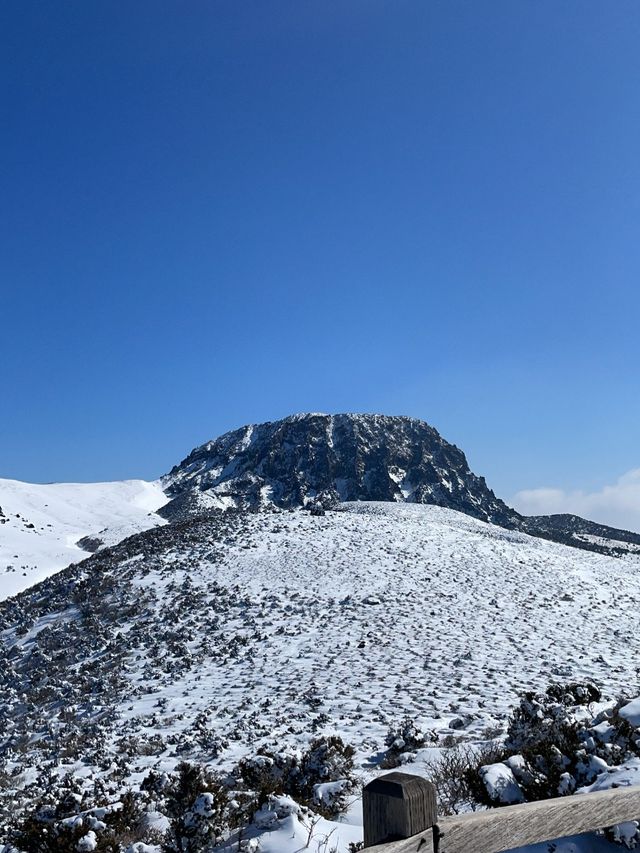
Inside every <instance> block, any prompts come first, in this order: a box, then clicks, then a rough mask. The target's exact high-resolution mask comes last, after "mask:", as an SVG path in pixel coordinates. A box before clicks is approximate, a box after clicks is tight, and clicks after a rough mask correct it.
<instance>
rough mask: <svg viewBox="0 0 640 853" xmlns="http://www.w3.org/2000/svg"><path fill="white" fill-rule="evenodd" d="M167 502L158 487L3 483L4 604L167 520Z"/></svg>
mask: <svg viewBox="0 0 640 853" xmlns="http://www.w3.org/2000/svg"><path fill="white" fill-rule="evenodd" d="M166 502H167V496H166V495H165V493H164V492H163V490H162V487H161V485H160V484H159V483H157V482H156V483H147V482H145V481H144V480H126V481H122V482H114V483H52V484H47V485H39V484H34V483H22V482H19V481H18V480H2V479H0V599H3V598H7V596H10V595H15V594H16V593H17V592H21V591H22V590H24V589H26V588H27V587H29V586H32V585H33V584H35V583H37V582H38V581H41V580H43V579H44V578H46V577H48V576H49V575H50V574H52V573H53V572H56V571H58V570H59V569H62V568H64V567H65V566H67V565H69V563H71V562H74V561H76V562H77V561H78V560H82V559H84V558H85V557H86V556H88V553H89V550H94V549H95V548H96V547H97V546H98V542H94V543H86V544H87V545H88V546H89V548H86V547H85V548H82V547H81V546H80V545H78V541H79V540H81V539H83V538H84V537H90V538H97V539H99V540H100V542H101V543H102V544H103V545H112V544H114V543H115V542H119V541H120V540H121V539H124V537H125V536H130V535H131V534H133V533H138V532H139V531H141V530H146V529H148V528H149V527H153V526H154V525H157V524H164V523H165V522H164V519H162V518H160V516H158V515H156V513H155V511H156V510H157V509H158V508H159V507H161V506H162V505H163V504H165V503H166Z"/></svg>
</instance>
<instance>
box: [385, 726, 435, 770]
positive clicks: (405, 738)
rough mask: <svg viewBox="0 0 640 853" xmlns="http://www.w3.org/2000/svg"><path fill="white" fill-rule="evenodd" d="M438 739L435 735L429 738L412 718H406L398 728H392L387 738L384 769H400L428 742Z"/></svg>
mask: <svg viewBox="0 0 640 853" xmlns="http://www.w3.org/2000/svg"><path fill="white" fill-rule="evenodd" d="M436 739H437V738H436V736H435V735H434V734H432V733H431V734H430V735H429V736H427V735H426V734H425V733H424V732H422V731H420V729H419V728H418V726H417V725H416V724H415V722H414V721H413V720H412V719H411V717H405V718H404V719H403V720H401V721H400V723H399V724H398V725H396V726H391V727H390V728H389V731H388V732H387V736H386V738H385V741H384V743H385V746H386V747H387V751H386V753H385V756H384V759H383V760H382V767H383V768H385V769H391V768H393V767H398V766H399V765H400V764H402V763H403V759H404V760H405V761H406V760H408V759H409V758H411V755H410V754H411V753H415V752H416V751H417V750H418V749H422V748H423V747H424V746H425V745H426V744H427V742H428V740H432V741H435V740H436Z"/></svg>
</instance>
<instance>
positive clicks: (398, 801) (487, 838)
mask: <svg viewBox="0 0 640 853" xmlns="http://www.w3.org/2000/svg"><path fill="white" fill-rule="evenodd" d="M363 811H364V845H365V847H366V848H367V850H371V853H500V851H503V850H511V849H512V848H516V847H524V846H525V845H527V844H538V843H540V842H543V841H550V840H551V839H554V838H562V837H563V836H566V835H579V834H580V833H583V832H593V831H595V830H597V829H603V828H605V827H607V826H613V824H616V823H622V822H623V821H628V820H638V819H640V787H636V788H632V787H627V788H614V789H611V790H609V791H601V792H598V793H595V794H574V795H572V796H567V797H557V798H555V799H552V800H541V801H540V802H535V803H524V804H522V805H516V806H504V807H503V808H497V809H488V810H487V811H482V812H471V813H470V814H464V815H455V816H453V817H441V818H439V817H438V810H437V804H436V792H435V788H434V786H433V785H432V784H431V782H429V781H428V780H427V779H423V778H422V777H420V776H411V775H409V774H408V773H387V774H386V775H385V776H380V777H378V778H377V779H374V780H373V782H370V783H369V784H368V785H367V786H366V787H365V788H364V791H363Z"/></svg>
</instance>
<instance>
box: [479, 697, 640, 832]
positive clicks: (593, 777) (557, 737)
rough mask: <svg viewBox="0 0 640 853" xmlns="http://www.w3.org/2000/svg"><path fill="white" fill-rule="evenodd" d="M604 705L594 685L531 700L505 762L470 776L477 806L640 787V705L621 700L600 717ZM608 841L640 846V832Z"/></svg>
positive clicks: (512, 724) (511, 733) (510, 735)
mask: <svg viewBox="0 0 640 853" xmlns="http://www.w3.org/2000/svg"><path fill="white" fill-rule="evenodd" d="M599 701H600V692H599V691H598V689H597V688H596V687H595V686H594V685H592V684H588V683H585V684H569V685H552V686H551V687H550V688H549V689H548V690H547V691H546V692H545V693H526V694H525V695H524V696H523V697H522V699H521V701H520V704H519V705H518V707H517V708H516V709H515V711H514V712H513V714H512V716H511V718H510V720H509V725H508V731H507V738H506V741H505V744H504V754H503V755H502V757H501V758H500V759H499V760H496V761H494V762H492V763H482V764H479V765H478V766H476V767H474V768H471V769H470V770H469V772H468V774H467V779H468V783H469V787H470V790H471V791H472V795H473V797H474V798H475V800H476V801H477V802H478V803H481V804H483V805H488V806H499V805H509V804H511V803H518V802H525V801H533V800H543V799H548V798H551V797H558V796H565V795H570V794H573V793H574V792H575V791H576V790H578V789H580V788H582V789H583V790H603V789H606V788H608V787H611V786H616V785H619V784H632V783H633V782H630V781H629V780H630V779H633V780H634V781H635V780H636V779H637V781H640V762H639V760H638V759H639V757H640V700H634V701H632V702H629V700H628V699H623V700H620V701H619V702H617V703H616V704H615V705H612V706H609V707H606V708H604V709H603V710H600V711H599V713H597V714H596V715H595V716H594V711H595V710H597V709H596V708H594V707H593V703H598V702H599ZM635 703H637V709H636V704H635ZM636 710H637V712H638V713H637V716H636ZM607 835H608V837H609V838H610V840H612V841H618V842H619V843H624V844H625V845H626V846H627V847H636V846H638V845H640V831H638V827H637V826H636V827H635V828H633V827H631V826H630V825H629V826H627V825H625V826H624V827H621V826H618V827H613V828H611V829H610V830H608V832H607Z"/></svg>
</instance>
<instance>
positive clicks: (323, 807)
mask: <svg viewBox="0 0 640 853" xmlns="http://www.w3.org/2000/svg"><path fill="white" fill-rule="evenodd" d="M354 754H355V750H354V749H353V747H352V746H348V745H345V744H344V742H343V741H342V738H340V737H337V736H331V737H321V738H316V739H315V740H313V741H312V742H311V744H310V746H309V748H308V749H307V750H306V751H305V752H304V753H300V752H284V753H273V752H270V751H269V750H267V749H265V748H263V749H260V750H259V752H258V753H257V755H254V756H252V757H251V758H245V759H243V760H242V761H241V762H240V764H239V766H238V770H239V774H240V776H241V778H242V781H243V782H244V784H245V785H246V786H247V787H248V788H250V789H251V790H253V791H255V793H256V795H257V800H258V804H259V805H262V804H264V803H265V802H266V801H267V800H268V798H269V797H270V796H271V795H274V794H285V795H289V796H291V797H293V798H294V799H295V800H296V801H297V802H298V803H301V804H302V805H305V806H309V807H311V808H313V809H314V810H315V811H316V812H319V813H320V814H322V815H323V816H324V817H328V816H334V815H336V814H338V813H339V812H341V811H343V809H344V807H345V806H346V798H347V794H348V791H349V790H350V789H351V787H352V785H353V782H354V779H353V756H354Z"/></svg>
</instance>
